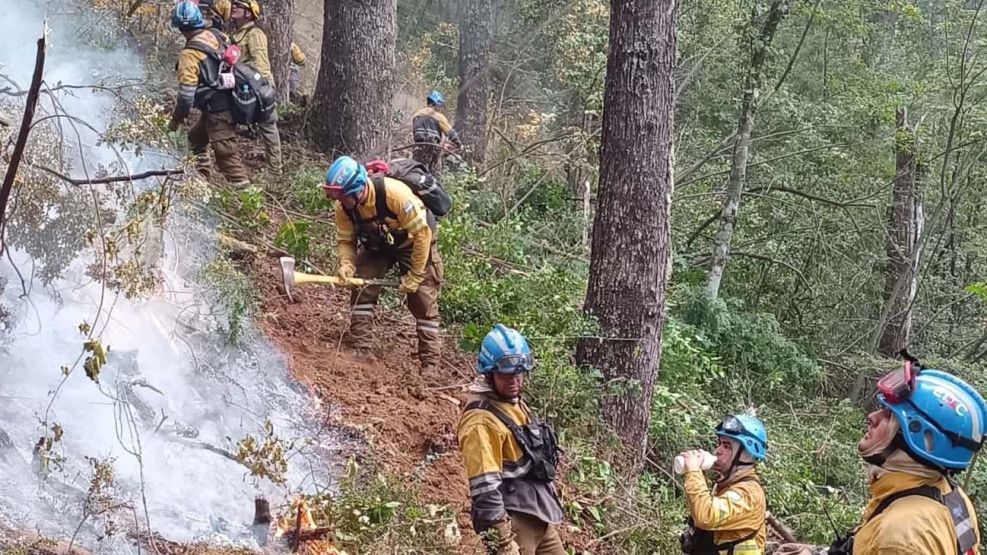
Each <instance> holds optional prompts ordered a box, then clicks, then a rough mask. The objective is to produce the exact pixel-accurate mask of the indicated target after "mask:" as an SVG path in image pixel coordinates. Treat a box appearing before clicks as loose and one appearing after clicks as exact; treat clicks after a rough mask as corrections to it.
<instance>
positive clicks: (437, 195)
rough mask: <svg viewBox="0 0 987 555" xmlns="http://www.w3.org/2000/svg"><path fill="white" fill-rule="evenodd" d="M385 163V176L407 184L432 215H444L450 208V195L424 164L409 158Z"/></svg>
mask: <svg viewBox="0 0 987 555" xmlns="http://www.w3.org/2000/svg"><path fill="white" fill-rule="evenodd" d="M387 165H388V171H387V177H390V178H392V179H397V180H398V181H401V182H402V183H404V184H405V185H407V186H408V188H409V189H411V192H413V193H415V194H416V195H418V198H420V199H422V202H423V203H424V204H425V208H428V210H429V212H431V213H432V214H433V215H435V216H445V215H446V214H448V213H449V210H451V209H452V196H450V195H449V193H448V192H446V190H445V189H443V188H442V184H441V183H439V180H438V179H436V178H435V176H434V175H432V173H431V172H429V171H428V168H427V167H425V165H424V164H422V163H421V162H418V161H416V160H412V159H411V158H395V159H394V160H391V161H390V162H388V163H387Z"/></svg>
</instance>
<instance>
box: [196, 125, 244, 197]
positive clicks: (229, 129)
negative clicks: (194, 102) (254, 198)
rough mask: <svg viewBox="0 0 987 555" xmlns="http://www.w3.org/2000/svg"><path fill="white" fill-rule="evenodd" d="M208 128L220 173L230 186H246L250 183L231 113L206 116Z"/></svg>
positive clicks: (210, 142)
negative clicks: (241, 156)
mask: <svg viewBox="0 0 987 555" xmlns="http://www.w3.org/2000/svg"><path fill="white" fill-rule="evenodd" d="M206 128H207V129H208V131H209V144H210V145H212V150H213V153H215V154H216V165H217V166H219V171H220V172H221V173H222V174H223V176H224V177H226V180H227V181H229V182H230V185H234V186H238V187H239V186H244V185H247V184H248V183H249V180H248V179H247V170H246V168H244V167H243V160H242V159H241V158H240V149H239V148H238V147H237V144H236V124H235V123H234V122H233V116H232V114H230V112H229V111H226V112H217V113H214V114H208V115H207V116H206Z"/></svg>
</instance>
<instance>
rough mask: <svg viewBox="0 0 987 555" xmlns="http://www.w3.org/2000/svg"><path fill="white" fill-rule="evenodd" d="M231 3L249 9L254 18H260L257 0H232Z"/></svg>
mask: <svg viewBox="0 0 987 555" xmlns="http://www.w3.org/2000/svg"><path fill="white" fill-rule="evenodd" d="M233 5H234V6H240V7H241V8H245V9H247V10H250V13H251V14H253V16H254V20H257V19H260V4H259V3H258V2H257V0H233Z"/></svg>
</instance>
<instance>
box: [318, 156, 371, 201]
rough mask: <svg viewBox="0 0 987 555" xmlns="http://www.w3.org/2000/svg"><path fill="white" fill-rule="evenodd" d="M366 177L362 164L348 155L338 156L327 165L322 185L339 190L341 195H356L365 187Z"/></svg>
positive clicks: (365, 169) (365, 170)
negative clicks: (327, 168) (324, 180)
mask: <svg viewBox="0 0 987 555" xmlns="http://www.w3.org/2000/svg"><path fill="white" fill-rule="evenodd" d="M367 179H369V178H368V177H367V168H364V167H363V164H361V163H359V162H357V161H356V160H354V159H352V158H350V157H349V156H340V157H339V158H336V161H335V162H333V163H332V165H331V166H329V170H328V171H327V172H326V182H325V185H323V187H324V188H325V189H327V190H330V191H331V190H336V191H341V194H342V195H343V196H349V195H352V196H357V195H359V194H360V193H362V192H363V190H364V189H365V188H366V187H367Z"/></svg>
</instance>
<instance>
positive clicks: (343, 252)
mask: <svg viewBox="0 0 987 555" xmlns="http://www.w3.org/2000/svg"><path fill="white" fill-rule="evenodd" d="M336 254H337V256H338V257H339V264H340V265H343V264H345V263H349V264H350V265H352V266H353V267H356V233H355V231H354V228H353V222H352V221H351V220H350V218H349V216H347V215H346V211H345V210H343V205H342V204H341V203H340V202H338V201H337V202H336Z"/></svg>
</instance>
